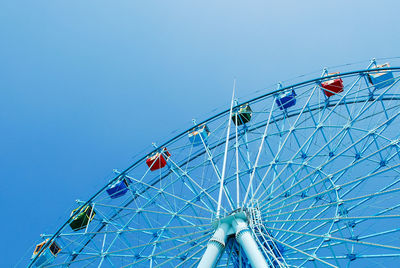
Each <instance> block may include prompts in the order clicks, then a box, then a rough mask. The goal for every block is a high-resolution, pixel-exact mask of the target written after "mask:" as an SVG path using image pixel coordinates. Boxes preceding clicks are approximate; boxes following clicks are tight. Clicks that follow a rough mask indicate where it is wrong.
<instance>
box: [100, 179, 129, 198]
mask: <svg viewBox="0 0 400 268" xmlns="http://www.w3.org/2000/svg"><path fill="white" fill-rule="evenodd" d="M131 183H132V181H131V180H130V179H128V178H126V177H125V178H123V179H122V180H118V181H117V182H115V183H113V184H112V185H111V186H110V187H109V188H108V189H107V190H106V191H107V194H108V195H109V196H110V197H111V198H112V199H115V198H118V197H120V196H123V195H124V194H126V192H127V191H128V187H129V184H131Z"/></svg>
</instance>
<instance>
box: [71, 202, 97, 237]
mask: <svg viewBox="0 0 400 268" xmlns="http://www.w3.org/2000/svg"><path fill="white" fill-rule="evenodd" d="M77 210H79V213H78V214H77V215H76V216H75V217H73V218H71V220H70V223H69V226H70V227H71V229H72V230H74V231H78V230H81V229H84V228H86V226H87V225H88V224H89V222H91V221H92V220H93V218H94V215H96V212H95V211H94V209H93V208H92V207H91V206H90V205H87V206H85V207H82V208H81V207H79V208H77V209H74V210H73V211H72V212H71V217H72V215H74V213H75V212H76V211H77Z"/></svg>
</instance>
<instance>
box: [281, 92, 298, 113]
mask: <svg viewBox="0 0 400 268" xmlns="http://www.w3.org/2000/svg"><path fill="white" fill-rule="evenodd" d="M276 104H278V106H279V109H281V110H286V109H287V108H289V107H292V106H294V105H295V104H296V92H294V89H292V90H287V91H284V92H282V93H280V94H279V95H278V96H277V97H276Z"/></svg>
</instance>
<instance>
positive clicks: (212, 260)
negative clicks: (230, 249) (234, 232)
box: [197, 223, 230, 268]
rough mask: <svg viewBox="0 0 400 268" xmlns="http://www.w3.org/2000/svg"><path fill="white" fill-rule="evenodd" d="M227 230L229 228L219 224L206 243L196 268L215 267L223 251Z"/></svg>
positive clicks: (224, 224) (225, 224) (226, 225)
mask: <svg viewBox="0 0 400 268" xmlns="http://www.w3.org/2000/svg"><path fill="white" fill-rule="evenodd" d="M229 228H230V226H229V225H228V224H227V223H221V224H220V225H219V227H218V228H217V230H216V231H215V233H214V235H213V237H212V238H211V239H210V241H208V244H207V249H206V252H204V255H203V257H202V258H201V261H200V263H199V265H198V266H197V267H198V268H212V267H215V266H216V265H217V263H218V260H219V258H220V256H221V254H222V253H223V252H224V249H225V244H226V240H227V237H228V235H227V232H228V229H229Z"/></svg>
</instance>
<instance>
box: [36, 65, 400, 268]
mask: <svg viewBox="0 0 400 268" xmlns="http://www.w3.org/2000/svg"><path fill="white" fill-rule="evenodd" d="M329 71H331V70H329ZM332 71H334V72H333V73H329V72H328V70H326V69H324V70H323V72H322V75H321V76H319V77H317V78H314V79H310V80H307V81H302V82H299V83H296V84H293V85H290V86H283V85H281V84H279V86H278V88H277V89H274V90H270V91H269V92H268V93H266V94H263V95H260V96H257V97H256V98H253V99H251V100H247V101H245V102H238V100H236V99H235V98H232V103H231V106H230V107H229V108H228V107H227V109H226V110H225V111H224V112H221V113H219V114H216V115H214V116H212V117H210V118H209V119H207V120H205V121H203V122H194V124H193V126H190V127H189V128H188V130H187V131H184V132H183V133H181V134H179V135H177V136H176V137H174V138H172V139H170V140H169V141H167V142H165V143H164V144H161V145H156V144H154V150H153V151H152V152H149V153H148V154H146V155H145V156H143V157H142V158H140V159H139V160H138V161H136V162H135V163H133V164H132V165H131V166H130V167H128V168H127V169H125V170H121V171H119V170H115V171H114V173H115V177H114V178H110V181H109V183H107V185H105V186H104V187H103V188H102V189H100V190H99V191H98V192H97V193H95V194H94V195H93V196H92V197H91V198H89V199H88V200H85V201H79V200H78V201H77V208H76V209H75V210H74V211H72V213H71V215H69V216H66V218H68V220H67V221H66V222H65V223H64V224H63V225H62V226H61V227H60V228H59V229H58V230H57V231H56V232H55V233H53V234H43V235H42V238H43V239H44V240H43V241H42V242H41V243H39V244H38V245H37V246H36V247H35V251H34V253H33V255H32V258H31V261H30V264H29V267H201V268H203V267H257V268H258V267H311V266H318V267H345V266H353V265H354V266H358V267H368V266H376V265H377V264H382V265H383V266H385V267H388V266H394V265H395V264H396V263H398V261H399V260H400V153H399V152H400V131H399V129H400V118H399V115H400V87H399V83H398V81H399V79H400V78H399V76H398V73H399V71H400V67H390V66H389V64H382V65H378V63H377V62H376V61H375V60H373V61H371V62H370V64H369V65H367V66H365V67H364V68H363V69H362V70H357V71H346V72H341V73H339V72H337V71H338V70H332Z"/></svg>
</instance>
